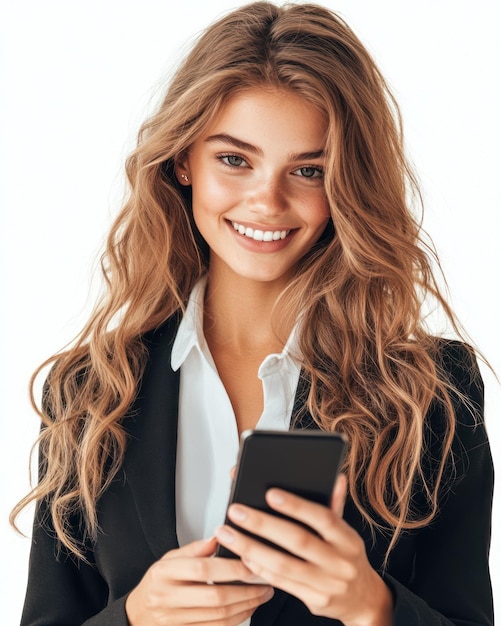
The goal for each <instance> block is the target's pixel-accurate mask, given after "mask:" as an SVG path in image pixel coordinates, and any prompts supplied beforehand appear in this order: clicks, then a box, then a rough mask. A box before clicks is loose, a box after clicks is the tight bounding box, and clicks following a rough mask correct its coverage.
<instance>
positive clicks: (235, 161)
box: [217, 154, 248, 167]
mask: <svg viewBox="0 0 501 626" xmlns="http://www.w3.org/2000/svg"><path fill="white" fill-rule="evenodd" d="M217 158H218V159H219V160H220V161H221V162H222V163H224V164H225V165H227V166H228V167H248V163H247V161H246V160H245V159H244V158H243V157H241V156H238V154H218V155H217Z"/></svg>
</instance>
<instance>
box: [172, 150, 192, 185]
mask: <svg viewBox="0 0 501 626" xmlns="http://www.w3.org/2000/svg"><path fill="white" fill-rule="evenodd" d="M174 173H175V175H176V178H177V181H178V183H179V184H180V185H183V186H184V187H188V186H189V185H191V176H190V166H189V162H188V157H187V155H182V156H181V157H179V158H178V159H176V162H175V163H174Z"/></svg>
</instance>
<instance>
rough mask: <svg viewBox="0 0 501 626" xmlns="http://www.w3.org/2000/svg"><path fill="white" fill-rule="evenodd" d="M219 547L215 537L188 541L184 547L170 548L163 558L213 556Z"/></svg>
mask: <svg viewBox="0 0 501 626" xmlns="http://www.w3.org/2000/svg"><path fill="white" fill-rule="evenodd" d="M216 548H217V540H216V538H215V537H210V538H209V539H200V540H199V541H192V542H191V543H187V544H186V545H185V546H183V547H182V548H176V549H175V550H169V552H167V554H165V555H164V556H163V557H162V559H176V558H179V557H201V556H212V555H213V554H214V552H215V551H216Z"/></svg>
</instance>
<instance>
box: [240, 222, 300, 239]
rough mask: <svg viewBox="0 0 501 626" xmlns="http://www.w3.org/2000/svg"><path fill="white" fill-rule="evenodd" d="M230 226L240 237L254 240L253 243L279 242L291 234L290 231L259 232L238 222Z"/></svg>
mask: <svg viewBox="0 0 501 626" xmlns="http://www.w3.org/2000/svg"><path fill="white" fill-rule="evenodd" d="M231 225H232V226H233V228H234V230H236V231H237V232H238V233H240V235H243V236H244V237H248V238H249V239H254V241H279V240H280V239H285V238H286V237H287V235H289V234H290V233H291V232H292V231H291V230H259V229H257V228H256V229H254V228H250V227H249V226H244V225H243V224H239V223H238V222H231Z"/></svg>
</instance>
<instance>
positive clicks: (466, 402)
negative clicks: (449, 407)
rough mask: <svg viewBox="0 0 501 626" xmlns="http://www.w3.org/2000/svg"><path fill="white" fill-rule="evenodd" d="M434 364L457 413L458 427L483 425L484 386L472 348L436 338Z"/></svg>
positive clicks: (459, 342) (453, 341)
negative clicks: (435, 363)
mask: <svg viewBox="0 0 501 626" xmlns="http://www.w3.org/2000/svg"><path fill="white" fill-rule="evenodd" d="M436 362H437V368H438V375H439V376H440V378H441V379H442V380H443V381H444V383H445V384H446V386H447V389H448V395H449V397H450V399H451V401H452V404H453V407H454V410H455V413H456V423H457V426H459V425H461V424H462V425H465V426H475V425H477V424H479V423H481V422H483V408H484V384H483V381H482V376H481V373H480V369H479V367H478V363H477V358H476V355H475V351H474V349H473V348H472V347H471V346H469V345H468V344H465V343H463V342H461V341H457V340H450V339H438V340H437V356H436Z"/></svg>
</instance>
